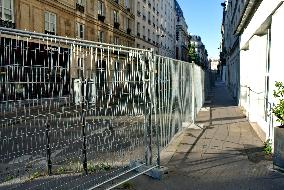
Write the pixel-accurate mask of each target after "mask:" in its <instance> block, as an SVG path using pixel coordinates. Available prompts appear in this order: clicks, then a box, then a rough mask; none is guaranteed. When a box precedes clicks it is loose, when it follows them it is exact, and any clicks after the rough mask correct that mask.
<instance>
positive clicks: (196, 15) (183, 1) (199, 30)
mask: <svg viewBox="0 0 284 190" xmlns="http://www.w3.org/2000/svg"><path fill="white" fill-rule="evenodd" d="M177 1H178V2H179V5H180V6H181V8H182V10H183V15H184V17H185V19H186V22H187V25H188V32H189V33H190V34H194V35H199V36H201V39H202V41H203V43H204V44H205V46H206V49H207V51H208V54H209V57H214V58H218V57H219V50H218V47H219V44H220V39H221V38H220V36H221V34H220V30H221V22H222V14H223V13H222V7H221V3H222V2H224V0H177Z"/></svg>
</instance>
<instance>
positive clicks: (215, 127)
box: [130, 82, 284, 190]
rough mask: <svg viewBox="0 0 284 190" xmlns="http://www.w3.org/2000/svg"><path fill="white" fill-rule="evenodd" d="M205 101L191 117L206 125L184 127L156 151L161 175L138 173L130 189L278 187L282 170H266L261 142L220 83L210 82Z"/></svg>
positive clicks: (282, 178) (281, 186)
mask: <svg viewBox="0 0 284 190" xmlns="http://www.w3.org/2000/svg"><path fill="white" fill-rule="evenodd" d="M208 106H209V107H210V109H208V111H201V112H200V113H199V114H198V118H197V122H198V123H202V124H204V126H205V128H206V129H204V130H193V129H187V130H186V131H185V132H184V133H183V135H182V136H181V138H180V140H179V141H176V142H174V144H172V145H171V148H170V150H169V151H168V152H166V153H164V155H162V163H163V165H164V166H167V167H168V168H169V173H168V174H166V175H165V178H164V179H163V180H161V181H158V180H153V179H151V178H149V177H147V176H140V177H138V178H136V179H134V180H133V181H131V182H130V183H132V184H133V186H134V189H137V190H140V189H141V190H148V189H153V190H160V189H161V190H183V189H194V190H195V189H202V190H203V189H216V190H217V189H218V190H219V189H224V190H225V189H230V190H231V189H236V190H237V189H257V190H260V189H265V190H266V189H273V190H277V189H279V190H280V189H284V174H280V173H278V172H274V171H273V170H272V161H271V160H269V158H267V156H265V155H264V153H263V152H262V146H263V142H261V141H260V139H259V138H258V137H257V135H256V133H255V132H254V131H253V129H252V127H251V126H250V124H249V122H248V121H247V120H246V118H245V116H244V115H243V114H242V112H241V110H240V108H239V107H237V106H236V105H234V101H233V99H231V98H230V96H229V94H228V92H227V91H226V89H225V86H224V84H223V83H220V82H218V83H216V87H215V89H214V92H213V97H212V103H211V104H210V105H208ZM173 147H176V148H175V149H174V150H173ZM171 151H173V152H172V154H171Z"/></svg>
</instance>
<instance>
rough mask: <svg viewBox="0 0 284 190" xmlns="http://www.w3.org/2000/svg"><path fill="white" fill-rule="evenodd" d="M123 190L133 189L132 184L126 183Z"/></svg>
mask: <svg viewBox="0 0 284 190" xmlns="http://www.w3.org/2000/svg"><path fill="white" fill-rule="evenodd" d="M122 188H123V189H133V184H132V183H130V182H125V183H123V184H122Z"/></svg>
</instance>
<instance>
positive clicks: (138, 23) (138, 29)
mask: <svg viewBox="0 0 284 190" xmlns="http://www.w3.org/2000/svg"><path fill="white" fill-rule="evenodd" d="M137 33H140V22H137Z"/></svg>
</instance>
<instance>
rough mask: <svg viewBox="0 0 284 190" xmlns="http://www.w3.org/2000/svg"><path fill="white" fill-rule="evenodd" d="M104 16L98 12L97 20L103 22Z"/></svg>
mask: <svg viewBox="0 0 284 190" xmlns="http://www.w3.org/2000/svg"><path fill="white" fill-rule="evenodd" d="M105 18H106V17H105V16H104V15H101V14H98V20H99V21H101V22H104V21H105Z"/></svg>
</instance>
